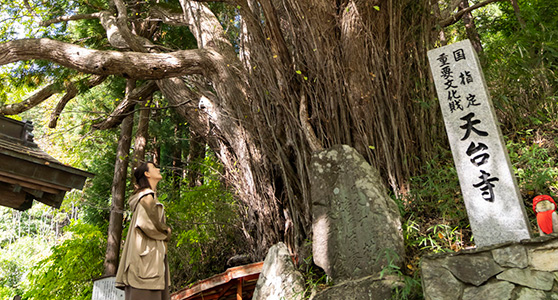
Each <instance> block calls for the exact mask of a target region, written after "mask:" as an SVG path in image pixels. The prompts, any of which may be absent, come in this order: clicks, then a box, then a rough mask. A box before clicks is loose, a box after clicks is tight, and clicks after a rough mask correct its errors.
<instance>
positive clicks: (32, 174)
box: [0, 116, 93, 210]
mask: <svg viewBox="0 0 558 300" xmlns="http://www.w3.org/2000/svg"><path fill="white" fill-rule="evenodd" d="M32 130H33V125H32V123H31V122H29V121H26V122H20V121H16V120H13V119H10V118H6V117H4V116H0V205H3V206H7V207H12V208H15V209H18V210H26V209H29V208H31V205H32V204H33V200H37V201H39V202H42V203H45V204H47V205H50V206H53V207H56V208H58V207H60V205H61V204H62V200H63V199H64V195H65V194H66V192H68V191H70V190H72V189H81V188H83V185H84V184H85V180H86V179H87V177H93V174H92V173H89V172H86V171H82V170H79V169H76V168H73V167H70V166H67V165H64V164H62V163H60V162H59V161H57V160H56V159H54V158H53V157H51V156H50V155H48V154H47V153H45V152H44V151H43V150H41V149H40V148H39V146H37V144H35V143H34V142H33V133H32Z"/></svg>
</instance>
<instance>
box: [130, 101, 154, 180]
mask: <svg viewBox="0 0 558 300" xmlns="http://www.w3.org/2000/svg"><path fill="white" fill-rule="evenodd" d="M150 103H151V101H150V100H149V99H148V100H145V101H143V102H141V103H140V104H139V109H140V112H139V118H138V127H137V129H136V136H135V138H134V154H133V156H132V165H131V167H132V168H131V169H132V176H130V178H131V179H130V183H131V185H132V187H133V186H134V184H135V183H136V178H135V177H134V176H133V173H134V170H135V169H136V168H137V167H138V166H139V165H140V164H141V163H142V162H144V161H145V146H146V145H147V140H148V139H149V116H150V114H151V110H150V108H149V105H150Z"/></svg>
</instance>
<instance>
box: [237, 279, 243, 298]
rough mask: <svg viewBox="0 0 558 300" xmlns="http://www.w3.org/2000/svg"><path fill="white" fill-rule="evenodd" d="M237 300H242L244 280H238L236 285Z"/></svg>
mask: <svg viewBox="0 0 558 300" xmlns="http://www.w3.org/2000/svg"><path fill="white" fill-rule="evenodd" d="M236 300H242V278H238V283H237V285H236Z"/></svg>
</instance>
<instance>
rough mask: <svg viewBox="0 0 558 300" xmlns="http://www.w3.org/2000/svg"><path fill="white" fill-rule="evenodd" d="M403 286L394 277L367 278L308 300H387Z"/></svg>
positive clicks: (344, 284)
mask: <svg viewBox="0 0 558 300" xmlns="http://www.w3.org/2000/svg"><path fill="white" fill-rule="evenodd" d="M398 287H399V288H401V287H403V284H402V283H401V282H400V281H399V278H398V277H396V276H384V278H383V279H379V278H378V276H369V277H363V278H359V279H355V280H352V281H347V282H344V283H341V284H338V285H334V286H332V287H329V288H327V289H325V290H323V291H320V292H318V293H317V294H316V295H314V296H313V297H311V298H310V300H339V299H351V300H389V299H392V292H393V290H394V289H396V288H398Z"/></svg>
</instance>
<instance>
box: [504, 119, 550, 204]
mask: <svg viewBox="0 0 558 300" xmlns="http://www.w3.org/2000/svg"><path fill="white" fill-rule="evenodd" d="M507 148H508V151H509V154H510V160H511V161H512V162H513V166H514V170H515V175H516V177H517V179H518V182H519V186H520V187H521V193H522V195H523V196H524V197H527V198H532V197H534V196H536V195H540V194H553V193H556V192H558V161H557V160H558V158H557V157H558V151H557V148H558V138H556V137H554V138H552V137H543V136H541V135H540V132H539V133H537V132H535V130H534V129H527V130H523V131H519V132H517V135H516V136H515V141H513V140H510V141H508V143H507Z"/></svg>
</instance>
